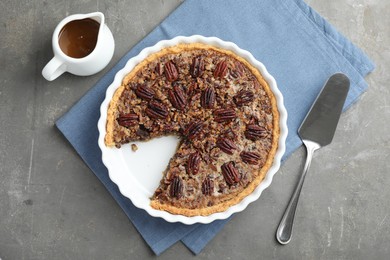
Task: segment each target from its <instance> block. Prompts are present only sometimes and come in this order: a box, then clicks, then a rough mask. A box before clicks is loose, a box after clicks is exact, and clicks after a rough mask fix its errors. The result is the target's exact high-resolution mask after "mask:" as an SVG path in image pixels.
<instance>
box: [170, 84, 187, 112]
mask: <svg viewBox="0 0 390 260" xmlns="http://www.w3.org/2000/svg"><path fill="white" fill-rule="evenodd" d="M168 98H169V101H171V104H172V106H173V107H174V108H176V109H178V110H183V109H184V108H185V107H186V105H187V95H186V93H185V92H184V91H183V89H182V88H181V87H180V86H177V85H176V86H174V87H173V89H170V90H169V91H168Z"/></svg>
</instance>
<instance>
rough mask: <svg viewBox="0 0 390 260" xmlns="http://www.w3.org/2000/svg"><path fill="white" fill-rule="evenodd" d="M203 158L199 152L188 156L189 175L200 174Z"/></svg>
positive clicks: (187, 167)
mask: <svg viewBox="0 0 390 260" xmlns="http://www.w3.org/2000/svg"><path fill="white" fill-rule="evenodd" d="M200 161H201V157H200V154H199V152H194V153H192V154H190V156H188V161H187V166H186V170H187V173H188V174H193V175H196V174H197V173H198V172H199V166H200Z"/></svg>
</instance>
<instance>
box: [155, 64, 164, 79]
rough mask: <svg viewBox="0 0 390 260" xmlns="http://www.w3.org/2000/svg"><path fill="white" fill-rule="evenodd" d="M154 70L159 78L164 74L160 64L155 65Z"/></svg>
mask: <svg viewBox="0 0 390 260" xmlns="http://www.w3.org/2000/svg"><path fill="white" fill-rule="evenodd" d="M154 70H155V71H156V73H157V75H159V76H161V75H162V74H163V73H164V67H163V66H162V64H161V63H160V62H159V63H157V65H156V68H155V69H154Z"/></svg>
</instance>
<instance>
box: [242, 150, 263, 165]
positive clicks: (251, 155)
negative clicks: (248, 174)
mask: <svg viewBox="0 0 390 260" xmlns="http://www.w3.org/2000/svg"><path fill="white" fill-rule="evenodd" d="M240 156H241V159H242V161H243V162H244V163H247V164H254V165H256V164H259V162H260V158H261V157H260V154H258V153H255V152H245V151H242V152H241V153H240Z"/></svg>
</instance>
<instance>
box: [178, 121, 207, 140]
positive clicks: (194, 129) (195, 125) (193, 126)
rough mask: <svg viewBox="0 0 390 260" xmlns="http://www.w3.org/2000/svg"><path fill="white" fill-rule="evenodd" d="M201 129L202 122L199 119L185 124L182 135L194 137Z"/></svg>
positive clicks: (189, 137) (190, 138)
mask: <svg viewBox="0 0 390 260" xmlns="http://www.w3.org/2000/svg"><path fill="white" fill-rule="evenodd" d="M202 129H203V123H202V122H200V121H197V122H191V123H189V124H188V125H187V126H186V129H185V130H184V133H183V134H184V136H186V137H187V138H188V139H189V140H192V139H194V138H195V137H196V136H197V135H198V134H200V132H201V131H202Z"/></svg>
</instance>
